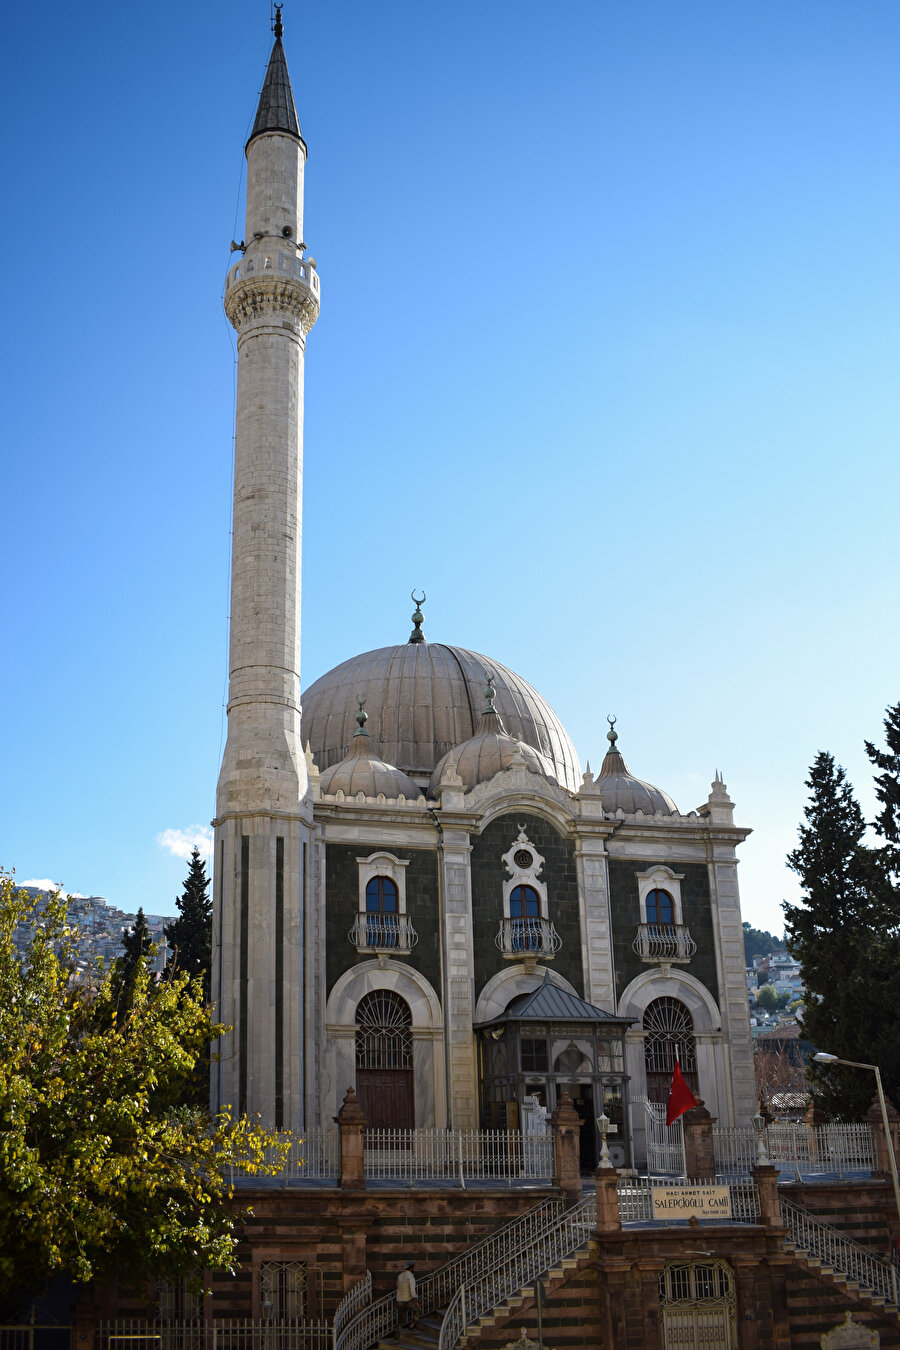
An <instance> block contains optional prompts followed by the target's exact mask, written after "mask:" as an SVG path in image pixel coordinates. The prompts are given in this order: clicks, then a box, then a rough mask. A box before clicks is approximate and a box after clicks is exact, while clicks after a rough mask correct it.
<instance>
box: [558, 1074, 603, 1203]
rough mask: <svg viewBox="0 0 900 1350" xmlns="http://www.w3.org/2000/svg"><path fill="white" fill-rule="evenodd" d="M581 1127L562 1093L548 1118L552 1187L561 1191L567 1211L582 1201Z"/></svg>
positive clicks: (564, 1094)
mask: <svg viewBox="0 0 900 1350" xmlns="http://www.w3.org/2000/svg"><path fill="white" fill-rule="evenodd" d="M592 1123H593V1122H591V1123H590V1124H589V1126H588V1128H590V1126H591V1124H592ZM581 1125H582V1121H581V1116H579V1114H578V1112H577V1111H576V1110H575V1107H574V1106H573V1105H572V1098H571V1097H570V1096H569V1094H568V1092H565V1091H564V1092H563V1094H562V1096H561V1097H560V1099H559V1101H558V1102H557V1104H556V1108H555V1110H554V1111H553V1113H552V1115H551V1116H550V1127H551V1129H552V1130H553V1185H554V1186H559V1188H560V1190H561V1191H562V1192H563V1198H564V1200H565V1202H566V1208H567V1209H571V1207H572V1206H573V1205H574V1204H577V1202H578V1201H579V1200H580V1199H581V1152H580V1147H579V1138H580V1135H581Z"/></svg>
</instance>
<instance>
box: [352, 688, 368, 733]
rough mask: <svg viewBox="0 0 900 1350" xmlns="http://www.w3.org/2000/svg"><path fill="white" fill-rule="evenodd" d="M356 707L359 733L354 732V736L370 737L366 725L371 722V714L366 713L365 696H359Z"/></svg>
mask: <svg viewBox="0 0 900 1350" xmlns="http://www.w3.org/2000/svg"><path fill="white" fill-rule="evenodd" d="M356 707H357V713H356V721H357V723H358V725H359V731H354V733H353V735H354V736H368V734H369V733H368V732H367V731H366V723H367V722H368V720H369V714H368V713H367V712H366V711H365V708H366V698H365V695H364V694H357V696H356Z"/></svg>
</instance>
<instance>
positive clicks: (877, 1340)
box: [819, 1313, 881, 1350]
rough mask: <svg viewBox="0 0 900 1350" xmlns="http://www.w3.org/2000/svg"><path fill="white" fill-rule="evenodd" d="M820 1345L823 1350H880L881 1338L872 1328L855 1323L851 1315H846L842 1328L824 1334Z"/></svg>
mask: <svg viewBox="0 0 900 1350" xmlns="http://www.w3.org/2000/svg"><path fill="white" fill-rule="evenodd" d="M819 1344H820V1345H821V1346H822V1348H823V1350H873V1347H874V1350H878V1347H879V1346H880V1345H881V1337H880V1335H879V1334H878V1332H877V1331H873V1330H872V1329H871V1328H870V1327H866V1326H863V1325H862V1323H861V1322H854V1320H853V1316H852V1314H851V1313H845V1314H844V1320H843V1322H842V1323H841V1324H840V1326H838V1327H834V1329H833V1330H832V1331H826V1332H824V1333H823V1334H822V1336H821V1338H820V1341H819Z"/></svg>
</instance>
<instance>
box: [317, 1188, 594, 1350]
mask: <svg viewBox="0 0 900 1350" xmlns="http://www.w3.org/2000/svg"><path fill="white" fill-rule="evenodd" d="M592 1203H593V1204H594V1210H595V1211H596V1202H592ZM564 1212H565V1207H564V1205H563V1202H562V1200H542V1201H541V1203H540V1204H539V1205H534V1206H533V1207H532V1208H531V1209H527V1210H526V1211H525V1213H524V1214H518V1215H516V1217H515V1218H514V1219H510V1221H509V1223H506V1224H504V1225H503V1227H502V1228H498V1229H496V1230H495V1231H494V1232H493V1233H489V1234H488V1236H487V1237H485V1238H482V1240H481V1241H480V1242H477V1243H475V1245H474V1246H472V1247H469V1248H468V1250H467V1251H465V1252H463V1253H462V1254H461V1255H459V1256H455V1257H454V1258H453V1260H452V1261H448V1262H447V1264H446V1265H443V1266H440V1267H439V1268H438V1269H437V1270H433V1271H432V1272H431V1274H430V1275H425V1276H423V1277H422V1278H421V1279H419V1280H417V1281H416V1285H417V1294H418V1299H419V1304H420V1306H421V1309H422V1315H423V1316H427V1314H428V1313H432V1312H434V1311H435V1310H436V1309H437V1308H441V1307H443V1305H444V1304H445V1303H446V1302H448V1301H449V1299H450V1298H451V1297H452V1295H453V1294H455V1293H456V1291H457V1289H459V1287H460V1285H461V1284H465V1283H466V1282H467V1281H469V1280H474V1279H476V1278H477V1277H478V1276H479V1275H480V1274H481V1273H482V1272H483V1271H485V1270H490V1269H491V1268H492V1267H493V1266H495V1265H496V1264H497V1263H498V1262H499V1261H501V1260H502V1259H503V1256H504V1253H508V1252H509V1251H510V1250H511V1249H514V1248H517V1247H518V1246H520V1245H521V1244H522V1243H528V1242H530V1241H533V1240H534V1238H535V1237H536V1236H537V1235H538V1234H539V1233H542V1232H544V1231H545V1230H546V1229H547V1228H549V1227H552V1226H553V1225H554V1224H555V1223H558V1221H559V1218H560V1216H561V1215H562V1214H563V1213H564ZM396 1327H397V1301H396V1298H395V1296H394V1294H393V1293H390V1294H385V1295H384V1297H383V1298H379V1299H376V1300H375V1302H374V1303H370V1304H369V1306H368V1307H365V1308H363V1309H362V1311H361V1312H358V1313H357V1314H356V1315H355V1317H353V1318H352V1320H350V1321H348V1322H346V1323H345V1325H344V1326H343V1327H341V1329H340V1331H338V1330H337V1328H335V1337H334V1350H368V1347H369V1346H371V1345H375V1344H377V1342H378V1341H380V1340H381V1339H382V1338H383V1337H384V1336H387V1335H390V1334H391V1333H393V1332H394V1331H395V1330H396Z"/></svg>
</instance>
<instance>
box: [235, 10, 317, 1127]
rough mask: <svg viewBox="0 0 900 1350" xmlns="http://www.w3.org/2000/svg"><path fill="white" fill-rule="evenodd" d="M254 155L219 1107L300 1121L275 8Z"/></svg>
mask: <svg viewBox="0 0 900 1350" xmlns="http://www.w3.org/2000/svg"><path fill="white" fill-rule="evenodd" d="M274 32H275V45H274V47H273V48H272V55H271V57H270V59H269V66H268V70H267V71H266V78H265V83H264V84H263V90H262V94H261V96H260V100H259V108H258V110H257V114H256V121H255V122H254V124H253V130H252V132H251V133H250V139H249V141H248V142H247V146H246V154H247V223H246V231H245V235H244V241H245V242H244V244H242V245H240V246H238V245H235V246H234V247H235V248H237V249H239V250H240V249H242V250H243V257H242V259H241V261H240V262H239V263H238V264H237V265H236V266H234V267H232V269H231V270H230V272H229V273H228V277H227V280H226V285H225V312H226V314H227V315H228V318H229V319H230V320H231V322H232V324H233V325H234V327H235V329H236V330H237V335H238V337H237V349H238V376H237V417H236V429H235V460H234V527H233V542H232V564H231V644H230V662H229V692H228V740H227V742H226V745H225V755H224V758H223V760H222V769H221V772H220V774H219V785H218V791H217V795H216V819H215V821H214V822H213V823H214V825H215V831H216V835H215V859H214V877H215V890H214V896H215V924H214V954H213V997H214V1000H215V1003H216V1013H217V1016H218V1018H219V1020H220V1021H223V1022H226V1023H229V1024H230V1025H231V1026H232V1028H233V1029H232V1031H231V1032H230V1033H229V1034H228V1035H227V1036H226V1037H225V1038H224V1039H223V1041H222V1043H221V1046H220V1053H221V1059H220V1061H219V1063H217V1064H215V1065H214V1066H213V1080H212V1102H213V1106H214V1108H215V1107H220V1106H226V1105H229V1106H231V1107H232V1108H233V1109H234V1110H235V1111H244V1110H246V1111H249V1112H251V1113H253V1114H256V1113H259V1114H260V1115H261V1116H262V1118H263V1120H264V1122H265V1123H266V1124H269V1125H275V1126H284V1127H286V1128H287V1127H293V1126H297V1125H301V1124H303V1123H304V1117H305V1114H306V1095H307V1089H308V1086H309V1085H308V1083H307V1082H306V1081H305V1075H306V1066H305V1055H304V1052H303V1046H304V1043H305V1041H306V1040H307V1023H308V1016H307V1014H309V1015H310V1016H311V1015H312V1009H311V1007H307V1005H306V996H305V990H306V988H307V985H308V981H307V980H306V968H307V957H308V952H307V950H306V944H307V930H308V927H309V925H308V924H307V923H306V913H307V908H308V903H309V891H310V885H311V883H310V877H311V865H312V856H311V849H310V846H309V844H310V829H311V820H312V815H311V810H310V808H309V805H308V801H307V797H308V782H307V771H306V761H305V759H304V755H303V749H302V745H301V741H300V535H301V490H302V476H303V362H304V352H305V347H306V335H307V333H308V332H309V331H310V329H311V328H312V326H313V324H314V323H315V321H316V318H317V316H318V313H319V278H318V276H317V274H316V271H315V263H314V261H313V260H311V259H309V260H306V259H304V256H303V255H304V251H305V248H306V245H305V244H304V243H303V170H304V165H305V163H306V145H305V144H304V141H303V138H302V136H301V135H300V125H299V123H298V121H297V112H296V109H295V107H294V97H293V93H292V91H291V83H290V77H289V76H288V70H287V63H286V61H285V56H284V48H283V46H282V41H281V38H282V32H283V29H282V25H281V11H280V7H276V21H275V26H274Z"/></svg>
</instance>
